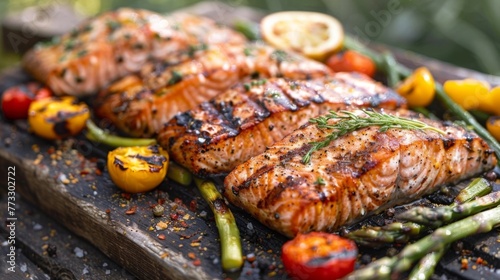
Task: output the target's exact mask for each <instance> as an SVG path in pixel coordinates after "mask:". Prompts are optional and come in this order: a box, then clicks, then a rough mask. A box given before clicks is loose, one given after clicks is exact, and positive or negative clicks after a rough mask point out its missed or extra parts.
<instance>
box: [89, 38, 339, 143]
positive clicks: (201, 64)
mask: <svg viewBox="0 0 500 280" xmlns="http://www.w3.org/2000/svg"><path fill="white" fill-rule="evenodd" d="M192 55H193V59H192V60H189V61H186V62H183V63H180V64H177V65H171V63H170V61H163V62H157V63H150V64H147V65H146V66H145V67H144V68H143V69H142V71H141V74H140V75H137V76H136V75H134V76H128V77H126V78H124V79H122V80H120V81H118V82H116V83H114V84H113V85H111V86H110V87H109V88H108V89H107V90H106V91H103V92H102V93H100V94H99V96H98V99H97V101H96V104H97V106H96V114H97V115H98V116H99V117H101V118H105V119H108V120H110V121H111V122H112V123H114V124H115V125H116V126H117V127H118V128H119V129H120V130H122V131H124V132H125V133H127V134H129V135H133V136H136V137H151V136H152V135H155V134H156V133H157V132H158V131H159V130H160V129H161V128H162V127H163V125H164V124H165V123H167V122H168V121H169V120H170V119H171V118H172V117H173V116H174V115H175V114H177V113H179V112H183V111H186V110H190V109H193V108H194V107H196V106H197V105H199V104H200V103H202V102H204V101H208V100H210V99H211V98H213V97H214V96H216V95H218V94H220V93H222V92H224V91H225V90H227V89H228V88H230V87H231V86H233V85H234V84H236V83H238V82H239V81H240V80H241V79H243V78H245V77H250V76H254V77H261V78H266V77H275V76H283V77H287V78H292V79H311V78H317V77H325V76H327V75H330V74H332V72H331V71H330V70H329V68H328V67H327V66H326V65H324V64H322V63H319V62H316V61H313V60H310V59H307V58H305V57H302V56H299V55H296V54H293V53H287V52H284V51H281V50H276V49H274V48H272V47H269V46H265V45H261V44H249V45H245V46H233V47H231V46H228V45H223V46H207V49H205V48H203V47H201V48H197V50H195V51H194V52H193V54H192Z"/></svg>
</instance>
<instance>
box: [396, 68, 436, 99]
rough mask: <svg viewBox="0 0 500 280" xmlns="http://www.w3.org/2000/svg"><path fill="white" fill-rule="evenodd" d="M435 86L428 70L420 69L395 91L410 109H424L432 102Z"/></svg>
mask: <svg viewBox="0 0 500 280" xmlns="http://www.w3.org/2000/svg"><path fill="white" fill-rule="evenodd" d="M435 86H436V85H435V82H434V77H432V74H431V72H430V71H429V69H427V68H425V67H420V68H417V69H416V70H415V71H414V72H413V73H412V74H411V75H410V76H408V78H406V79H405V80H404V81H403V82H402V83H401V84H400V85H398V86H397V87H396V91H397V92H398V93H399V95H401V96H403V97H404V98H405V99H406V101H407V102H408V106H410V107H411V108H414V107H425V106H428V105H429V104H431V102H432V100H434V95H435V93H436V89H435Z"/></svg>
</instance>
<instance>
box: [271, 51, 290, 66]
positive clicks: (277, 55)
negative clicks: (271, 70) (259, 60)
mask: <svg viewBox="0 0 500 280" xmlns="http://www.w3.org/2000/svg"><path fill="white" fill-rule="evenodd" d="M271 58H272V59H274V60H276V61H277V62H278V63H281V62H283V61H290V60H292V57H291V56H290V55H289V54H288V53H287V52H285V51H283V50H275V51H273V52H272V53H271Z"/></svg>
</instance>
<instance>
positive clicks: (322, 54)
mask: <svg viewBox="0 0 500 280" xmlns="http://www.w3.org/2000/svg"><path fill="white" fill-rule="evenodd" d="M260 30H261V34H262V38H263V39H264V40H265V41H266V42H268V43H269V44H271V45H272V46H274V47H276V48H279V49H283V50H291V51H296V52H299V53H302V54H303V55H305V56H307V57H310V58H313V59H317V60H324V59H326V58H327V57H328V56H329V55H331V54H332V53H334V52H335V51H338V50H339V49H340V48H341V47H342V42H343V40H344V29H343V28H342V24H340V22H339V21H338V20H337V19H335V18H334V17H332V16H329V15H326V14H322V13H315V12H297V11H289V12H279V13H273V14H270V15H268V16H266V17H264V18H263V19H262V21H261V29H260Z"/></svg>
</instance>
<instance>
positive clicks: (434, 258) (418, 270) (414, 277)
mask: <svg viewBox="0 0 500 280" xmlns="http://www.w3.org/2000/svg"><path fill="white" fill-rule="evenodd" d="M449 247H450V245H449V244H448V245H447V246H445V247H444V248H442V249H440V250H437V251H434V252H431V253H429V254H427V255H425V256H424V257H423V258H422V259H421V260H420V261H419V262H418V264H417V265H415V267H414V268H413V270H412V271H411V272H410V275H409V276H408V280H424V279H429V278H431V276H432V275H433V274H434V270H435V269H436V265H437V264H438V262H439V260H440V259H441V258H442V257H443V255H444V253H446V251H447V250H448V248H449Z"/></svg>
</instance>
